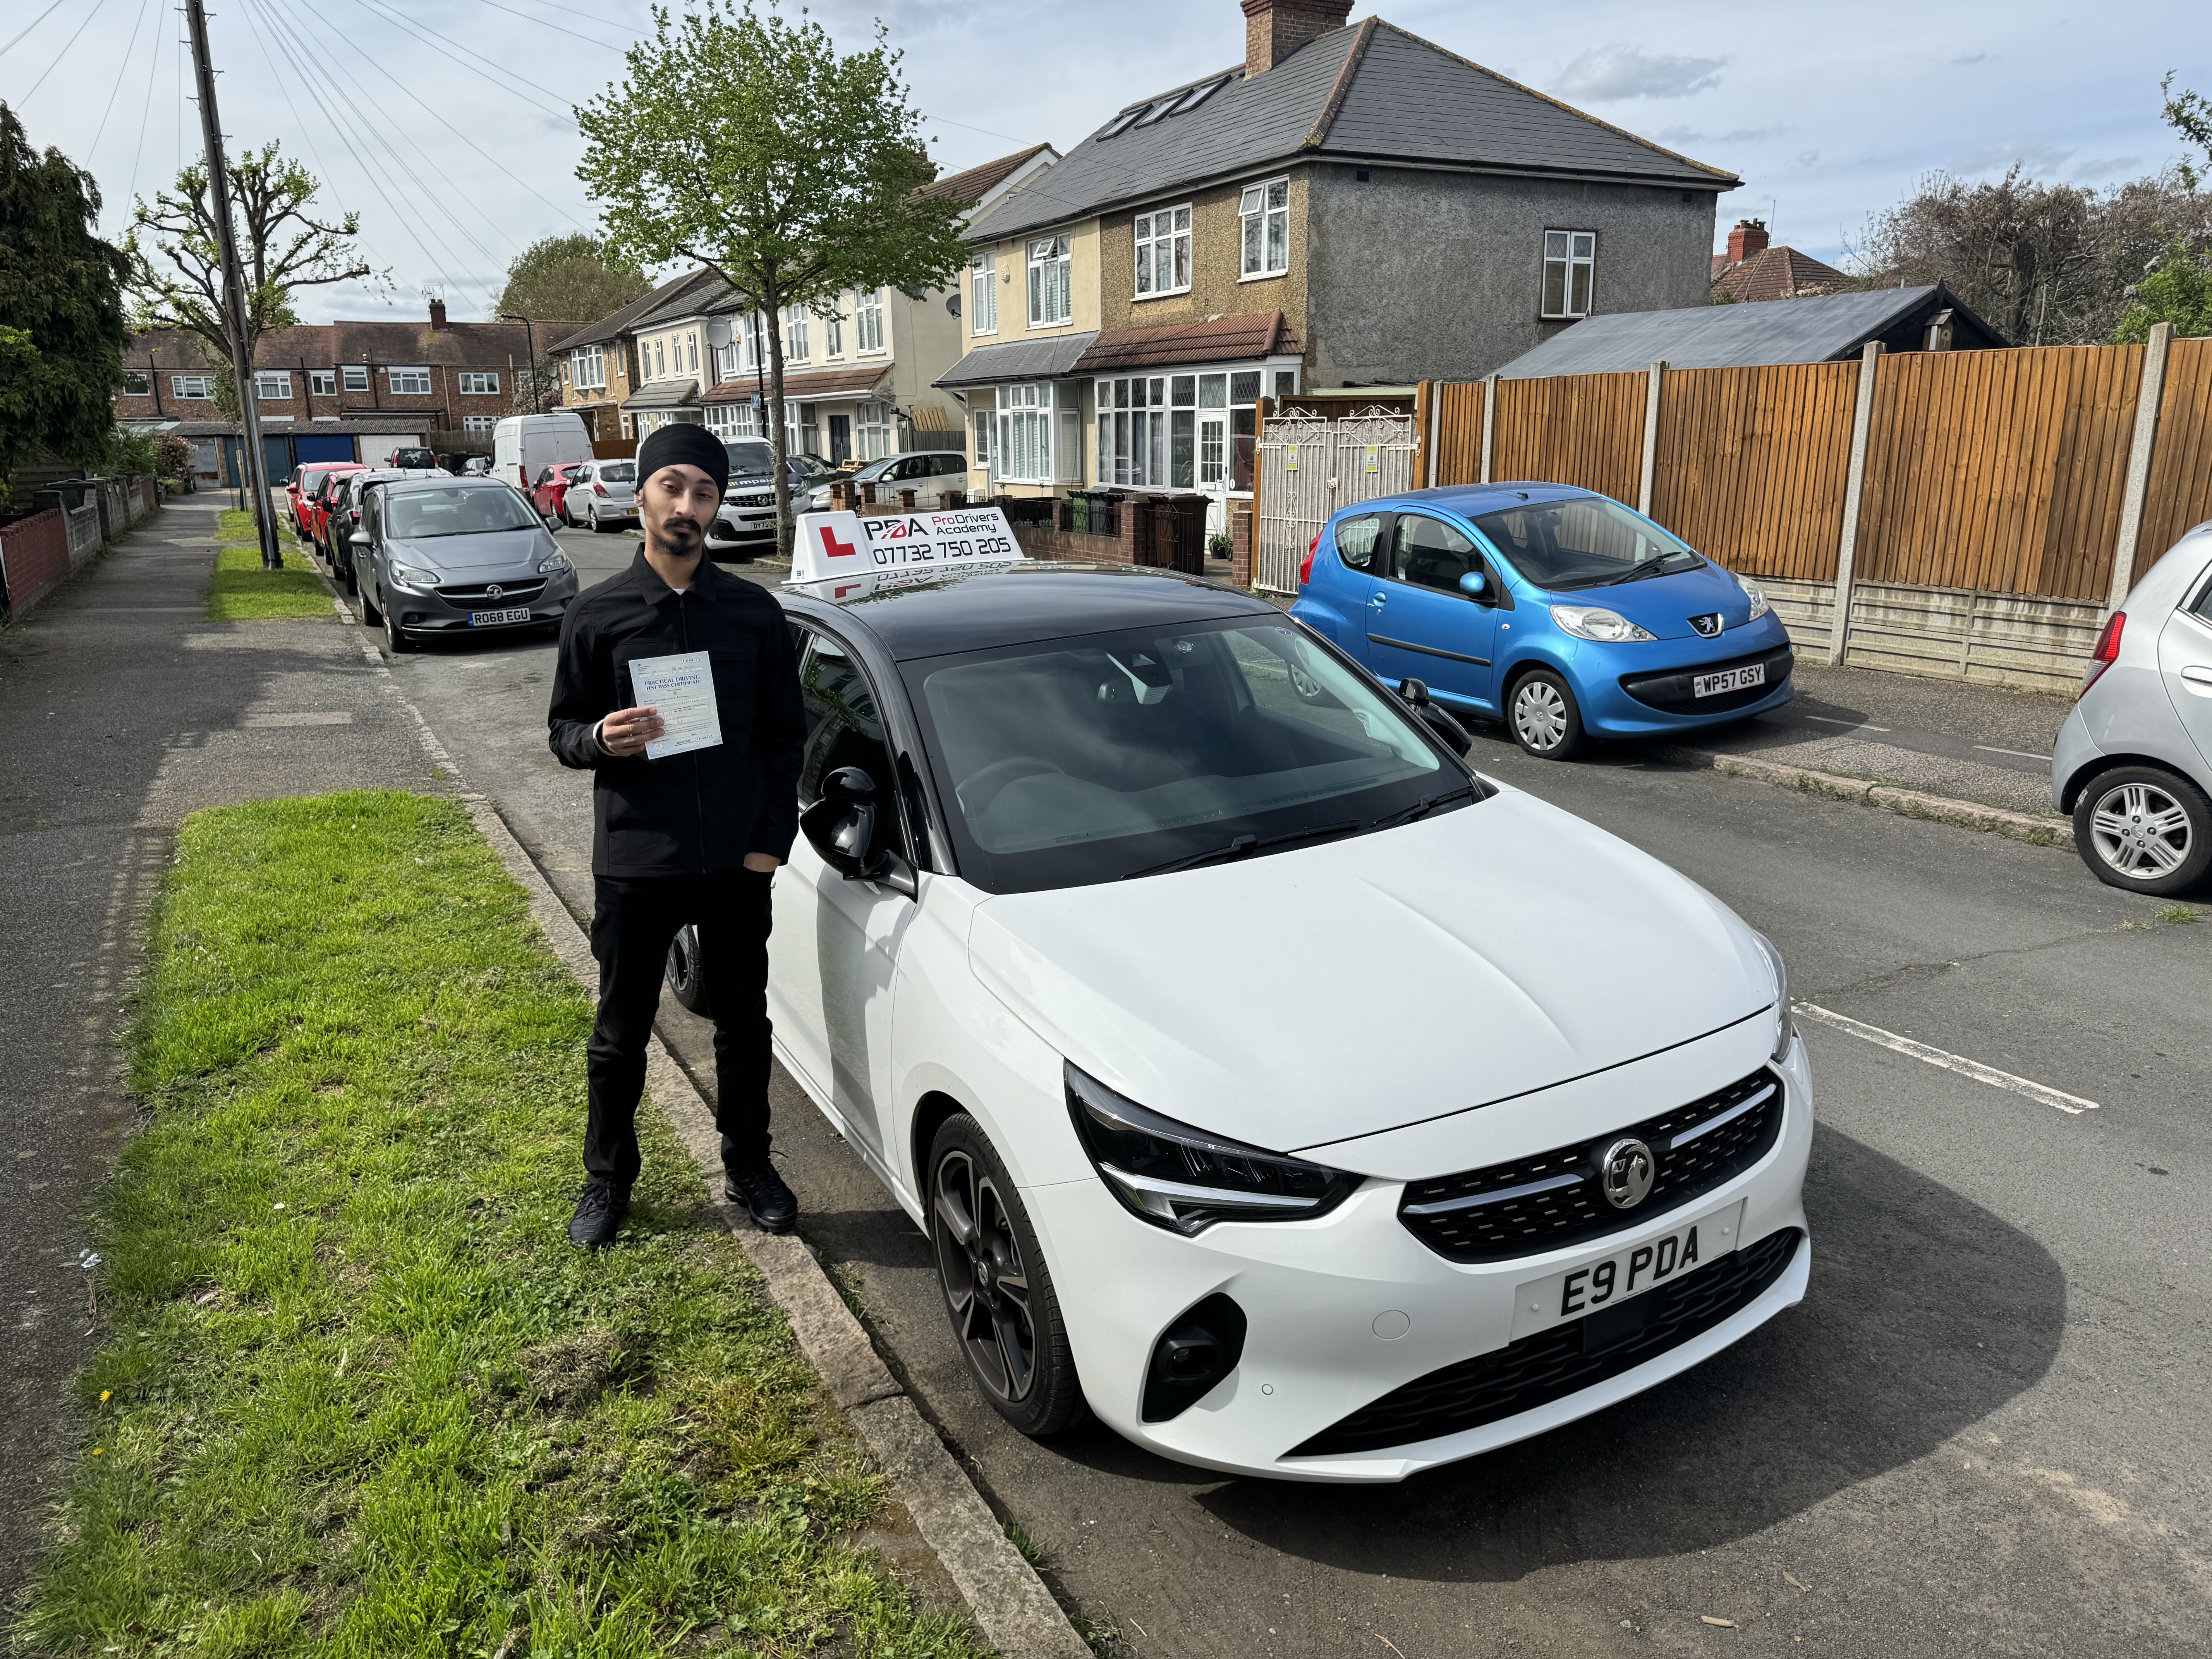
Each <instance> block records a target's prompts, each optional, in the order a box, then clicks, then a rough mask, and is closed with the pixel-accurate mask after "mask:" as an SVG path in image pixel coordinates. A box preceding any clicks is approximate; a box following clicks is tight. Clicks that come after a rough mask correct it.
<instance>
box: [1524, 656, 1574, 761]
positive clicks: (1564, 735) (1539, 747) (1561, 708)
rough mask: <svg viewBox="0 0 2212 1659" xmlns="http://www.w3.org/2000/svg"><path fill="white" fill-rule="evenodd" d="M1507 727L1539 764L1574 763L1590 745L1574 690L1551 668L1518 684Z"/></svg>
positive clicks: (1531, 674) (1540, 671) (1533, 672)
mask: <svg viewBox="0 0 2212 1659" xmlns="http://www.w3.org/2000/svg"><path fill="white" fill-rule="evenodd" d="M1505 724H1506V727H1507V729H1508V730H1510V732H1512V733H1513V741H1514V742H1516V743H1517V744H1520V745H1521V748H1522V752H1523V753H1524V754H1528V755H1532V756H1534V757H1535V758H1536V759H1538V760H1549V761H1563V760H1571V759H1572V758H1573V757H1575V756H1576V755H1577V754H1578V753H1580V752H1581V750H1582V749H1583V745H1584V744H1586V743H1588V742H1589V736H1588V734H1587V733H1586V732H1583V714H1582V709H1581V708H1580V707H1579V706H1578V705H1577V703H1576V702H1575V694H1574V690H1573V688H1572V687H1571V686H1570V685H1569V684H1567V683H1566V681H1565V679H1564V678H1561V677H1560V676H1559V675H1558V674H1555V673H1553V671H1551V670H1550V669H1548V668H1539V669H1535V670H1534V671H1531V672H1529V673H1528V674H1525V675H1523V676H1522V678H1520V679H1518V680H1516V681H1515V682H1514V685H1513V695H1512V696H1511V697H1510V699H1508V701H1507V705H1506V710H1505Z"/></svg>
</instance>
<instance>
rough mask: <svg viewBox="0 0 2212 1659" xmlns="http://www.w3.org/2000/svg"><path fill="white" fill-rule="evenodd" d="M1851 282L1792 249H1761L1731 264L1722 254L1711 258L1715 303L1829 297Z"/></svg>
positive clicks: (1805, 254)
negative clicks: (1809, 296)
mask: <svg viewBox="0 0 2212 1659" xmlns="http://www.w3.org/2000/svg"><path fill="white" fill-rule="evenodd" d="M1850 282H1851V279H1850V277H1849V276H1846V275H1845V274H1844V272H1842V271H1840V270H1837V269H1836V268H1835V267H1834V266H1833V265H1825V264H1821V263H1820V261H1819V260H1818V259H1815V258H1813V257H1812V255H1810V254H1808V253H1800V252H1798V251H1797V250H1796V248H1794V247H1763V248H1761V249H1759V252H1756V253H1754V254H1753V255H1752V256H1751V258H1748V259H1743V260H1739V261H1737V262H1735V263H1734V264H1731V263H1729V257H1728V255H1726V254H1725V253H1717V254H1715V255H1714V256H1713V297H1714V298H1715V299H1716V300H1718V299H1722V298H1727V299H1730V300H1747V301H1748V300H1794V299H1796V298H1798V297H1799V296H1800V295H1810V294H1832V293H1833V292H1835V291H1836V290H1837V289H1843V288H1848V287H1849V286H1850Z"/></svg>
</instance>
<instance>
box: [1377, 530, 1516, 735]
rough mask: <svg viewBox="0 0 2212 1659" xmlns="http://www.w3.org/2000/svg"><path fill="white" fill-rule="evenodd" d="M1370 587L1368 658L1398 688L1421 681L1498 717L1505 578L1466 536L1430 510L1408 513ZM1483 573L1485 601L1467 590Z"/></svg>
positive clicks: (1389, 541)
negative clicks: (1496, 666) (1496, 668)
mask: <svg viewBox="0 0 2212 1659" xmlns="http://www.w3.org/2000/svg"><path fill="white" fill-rule="evenodd" d="M1375 562H1376V566H1377V567H1378V568H1379V569H1378V574H1377V578H1376V580H1373V581H1371V582H1370V583H1369V585H1368V586H1369V588H1370V593H1369V599H1368V606H1367V660H1368V665H1369V666H1370V667H1372V668H1373V669H1374V671H1375V672H1376V675H1377V676H1378V677H1380V678H1382V679H1383V680H1384V681H1386V682H1388V683H1389V684H1392V685H1395V684H1398V682H1399V681H1401V680H1407V679H1418V680H1421V681H1424V682H1425V683H1426V684H1427V685H1428V687H1429V689H1430V690H1431V691H1436V692H1439V693H1442V694H1443V696H1446V697H1448V698H1449V699H1451V700H1452V701H1455V702H1464V703H1467V704H1468V705H1471V706H1473V707H1474V708H1481V709H1484V710H1486V711H1489V712H1492V713H1494V712H1496V709H1497V702H1496V698H1495V696H1494V694H1493V692H1492V684H1493V683H1494V681H1495V678H1496V677H1495V675H1494V674H1493V673H1492V670H1491V662H1492V659H1493V658H1494V656H1495V655H1496V649H1495V647H1496V644H1497V639H1498V600H1499V599H1502V598H1503V597H1504V593H1503V590H1502V589H1501V588H1500V587H1499V586H1498V573H1497V572H1496V571H1495V570H1493V569H1492V568H1491V567H1490V566H1489V565H1488V564H1487V563H1486V562H1484V559H1483V556H1482V554H1481V552H1480V550H1479V549H1477V548H1476V546H1475V544H1474V542H1472V541H1471V540H1469V539H1468V537H1467V535H1466V533H1465V532H1462V531H1460V530H1458V529H1456V528H1455V527H1454V526H1451V525H1449V524H1447V523H1445V522H1444V521H1443V520H1442V519H1437V518H1432V517H1431V516H1430V515H1429V514H1428V513H1399V514H1398V516H1397V517H1396V519H1395V520H1393V521H1392V523H1391V525H1390V528H1389V532H1387V537H1386V540H1385V543H1384V545H1383V548H1382V549H1381V550H1378V554H1377V556H1376V561H1375ZM1470 571H1480V572H1481V573H1482V574H1483V575H1484V577H1485V579H1486V580H1487V582H1488V583H1489V589H1488V592H1486V594H1484V595H1483V596H1482V597H1481V598H1480V599H1476V598H1471V597H1469V596H1468V594H1466V593H1464V592H1462V591H1461V589H1460V580H1461V578H1462V577H1463V576H1465V575H1466V574H1468V572H1470Z"/></svg>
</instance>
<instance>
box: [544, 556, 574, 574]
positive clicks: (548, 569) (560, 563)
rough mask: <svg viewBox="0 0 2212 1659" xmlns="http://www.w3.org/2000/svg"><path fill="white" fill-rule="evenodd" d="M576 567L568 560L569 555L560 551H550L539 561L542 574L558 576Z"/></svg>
mask: <svg viewBox="0 0 2212 1659" xmlns="http://www.w3.org/2000/svg"><path fill="white" fill-rule="evenodd" d="M574 568H576V567H575V566H574V565H572V564H570V563H569V562H568V555H567V554H566V553H562V552H559V551H555V552H552V553H549V554H547V555H546V556H544V558H542V559H540V560H538V574H539V575H541V576H557V575H560V574H562V572H563V571H568V570H574Z"/></svg>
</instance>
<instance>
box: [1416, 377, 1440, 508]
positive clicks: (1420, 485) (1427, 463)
mask: <svg viewBox="0 0 2212 1659" xmlns="http://www.w3.org/2000/svg"><path fill="white" fill-rule="evenodd" d="M1436 473H1437V382H1436V381H1434V380H1422V381H1419V382H1418V383H1416V384H1415V386H1414V387H1413V488H1414V489H1428V488H1430V487H1431V485H1432V484H1434V483H1436Z"/></svg>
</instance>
